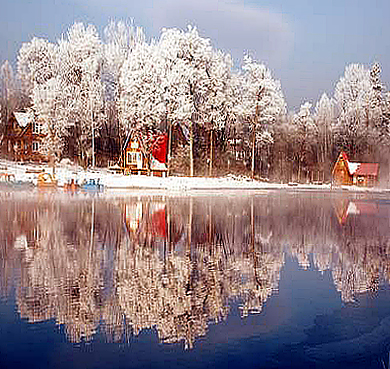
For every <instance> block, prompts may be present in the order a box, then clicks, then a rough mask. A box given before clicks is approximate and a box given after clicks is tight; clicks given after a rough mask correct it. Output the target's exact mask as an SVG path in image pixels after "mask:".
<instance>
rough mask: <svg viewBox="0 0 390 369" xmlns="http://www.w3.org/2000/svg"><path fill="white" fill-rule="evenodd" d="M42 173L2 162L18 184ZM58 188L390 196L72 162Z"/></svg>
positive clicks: (1, 169)
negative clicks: (91, 185)
mask: <svg viewBox="0 0 390 369" xmlns="http://www.w3.org/2000/svg"><path fill="white" fill-rule="evenodd" d="M39 172H49V173H52V172H53V168H51V167H49V166H48V165H35V164H22V163H15V162H10V161H5V160H1V161H0V173H7V174H9V175H12V176H13V177H14V179H15V180H16V181H22V182H31V183H33V184H34V185H36V184H37V178H38V174H39ZM55 177H56V179H57V180H58V185H59V186H60V187H63V186H64V185H65V184H66V183H69V182H70V181H71V180H72V179H73V180H74V181H75V182H77V183H82V182H83V181H84V180H88V179H99V181H100V183H101V184H103V185H104V187H105V189H112V190H141V189H145V190H164V191H174V192H183V191H219V190H288V191H334V192H370V193H371V192H374V193H378V192H379V193H389V194H390V189H384V188H364V187H357V186H340V187H332V186H331V184H329V183H325V184H318V183H317V184H311V183H308V184H297V183H273V182H268V181H259V180H253V179H251V178H249V177H245V176H235V175H231V174H229V175H227V176H224V177H218V178H209V177H178V176H171V177H165V178H161V177H152V176H143V175H122V174H116V173H113V172H111V171H109V170H107V169H104V168H96V169H93V170H91V169H88V170H84V169H83V168H82V167H79V166H75V165H72V164H70V163H68V162H64V163H61V164H59V165H57V166H56V168H55Z"/></svg>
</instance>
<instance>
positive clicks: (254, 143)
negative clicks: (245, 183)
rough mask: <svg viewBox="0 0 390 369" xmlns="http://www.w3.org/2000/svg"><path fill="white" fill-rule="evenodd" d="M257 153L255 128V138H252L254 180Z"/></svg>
mask: <svg viewBox="0 0 390 369" xmlns="http://www.w3.org/2000/svg"><path fill="white" fill-rule="evenodd" d="M255 151H256V132H255V127H253V138H252V179H253V178H254V177H255Z"/></svg>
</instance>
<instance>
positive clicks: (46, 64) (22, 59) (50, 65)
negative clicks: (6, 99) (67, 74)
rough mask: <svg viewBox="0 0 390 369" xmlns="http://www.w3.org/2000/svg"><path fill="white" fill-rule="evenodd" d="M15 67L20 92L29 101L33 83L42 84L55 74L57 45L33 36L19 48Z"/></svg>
mask: <svg viewBox="0 0 390 369" xmlns="http://www.w3.org/2000/svg"><path fill="white" fill-rule="evenodd" d="M17 67H18V76H19V79H20V82H21V90H22V94H23V95H24V96H25V97H26V99H27V101H29V99H30V98H31V94H32V91H33V88H34V86H35V85H41V84H44V83H45V82H47V81H49V80H50V79H51V78H53V77H55V76H56V75H57V73H58V70H57V68H58V63H57V46H56V45H54V44H52V43H50V42H49V41H47V40H44V39H40V38H36V37H34V38H33V39H32V40H31V41H30V42H26V43H24V44H23V45H22V47H21V48H20V50H19V54H18V62H17Z"/></svg>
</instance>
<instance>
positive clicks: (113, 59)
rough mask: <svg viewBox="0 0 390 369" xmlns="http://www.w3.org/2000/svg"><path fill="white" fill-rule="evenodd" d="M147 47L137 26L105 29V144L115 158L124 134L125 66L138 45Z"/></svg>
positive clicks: (125, 24)
mask: <svg viewBox="0 0 390 369" xmlns="http://www.w3.org/2000/svg"><path fill="white" fill-rule="evenodd" d="M143 43H145V34H144V31H143V29H142V28H141V27H136V26H135V25H134V24H133V22H132V21H131V22H128V21H122V20H120V21H117V22H115V21H111V22H110V23H109V24H108V26H107V27H106V28H105V29H104V34H103V48H104V63H103V73H102V80H103V85H104V110H105V115H106V119H105V120H104V122H103V126H102V135H101V140H102V144H103V146H104V147H105V148H106V151H109V152H110V155H112V154H113V153H114V151H115V149H118V148H119V147H121V146H122V145H121V142H122V140H123V130H121V127H120V124H119V116H118V105H119V104H118V103H117V102H118V100H119V98H120V93H119V79H120V73H121V69H122V66H123V64H124V62H125V60H127V59H128V57H129V55H130V53H131V52H132V51H133V50H134V48H135V46H136V45H137V44H143Z"/></svg>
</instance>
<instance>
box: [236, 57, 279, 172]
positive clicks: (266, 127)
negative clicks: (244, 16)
mask: <svg viewBox="0 0 390 369" xmlns="http://www.w3.org/2000/svg"><path fill="white" fill-rule="evenodd" d="M242 69H243V76H242V98H241V102H240V104H239V105H238V107H237V110H238V113H239V115H240V116H241V117H242V119H243V120H244V121H245V122H247V123H248V124H249V130H250V132H251V135H252V145H251V146H252V165H251V171H252V177H253V176H254V172H255V160H256V159H255V153H256V144H257V143H259V142H261V141H262V139H263V138H265V137H269V136H268V134H267V135H266V136H264V132H269V133H270V134H272V126H273V124H274V122H275V121H276V119H277V117H278V116H281V115H282V114H284V113H285V110H286V105H285V101H284V97H283V93H282V90H281V85H280V82H279V81H277V80H275V79H274V78H273V77H272V74H271V71H270V70H269V69H268V68H267V67H266V66H265V65H264V64H260V63H258V62H256V61H254V60H252V58H250V57H249V56H245V58H244V65H243V67H242Z"/></svg>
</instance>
